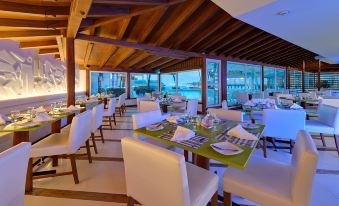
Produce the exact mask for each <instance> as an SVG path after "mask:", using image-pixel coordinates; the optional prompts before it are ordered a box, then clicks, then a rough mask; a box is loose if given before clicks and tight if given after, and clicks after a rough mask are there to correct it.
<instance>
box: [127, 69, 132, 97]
mask: <svg viewBox="0 0 339 206" xmlns="http://www.w3.org/2000/svg"><path fill="white" fill-rule="evenodd" d="M126 90H127V91H126V96H127V99H130V98H131V73H130V72H127V76H126Z"/></svg>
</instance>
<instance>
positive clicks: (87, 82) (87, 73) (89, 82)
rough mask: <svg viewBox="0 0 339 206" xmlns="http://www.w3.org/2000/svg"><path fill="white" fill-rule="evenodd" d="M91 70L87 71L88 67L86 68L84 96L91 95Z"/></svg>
mask: <svg viewBox="0 0 339 206" xmlns="http://www.w3.org/2000/svg"><path fill="white" fill-rule="evenodd" d="M90 78H91V72H90V71H89V69H86V96H91V95H90V93H91V92H90V89H91V85H90V84H91V81H90Z"/></svg>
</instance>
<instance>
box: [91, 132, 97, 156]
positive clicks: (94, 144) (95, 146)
mask: <svg viewBox="0 0 339 206" xmlns="http://www.w3.org/2000/svg"><path fill="white" fill-rule="evenodd" d="M91 138H92V142H93V148H94V152H95V154H98V148H97V143H95V137H94V133H92V134H91Z"/></svg>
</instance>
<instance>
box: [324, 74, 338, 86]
mask: <svg viewBox="0 0 339 206" xmlns="http://www.w3.org/2000/svg"><path fill="white" fill-rule="evenodd" d="M320 87H321V88H326V89H339V73H335V72H331V73H321V74H320Z"/></svg>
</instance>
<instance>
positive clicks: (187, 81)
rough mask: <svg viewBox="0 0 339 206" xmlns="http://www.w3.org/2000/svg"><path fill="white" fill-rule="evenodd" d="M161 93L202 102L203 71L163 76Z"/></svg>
mask: <svg viewBox="0 0 339 206" xmlns="http://www.w3.org/2000/svg"><path fill="white" fill-rule="evenodd" d="M160 79H161V92H162V93H163V94H180V95H183V96H185V97H186V98H187V99H198V100H199V101H201V94H202V93H201V70H190V71H183V72H176V73H167V74H161V77H160Z"/></svg>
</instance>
